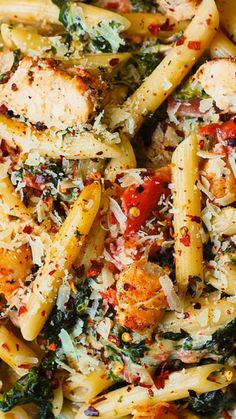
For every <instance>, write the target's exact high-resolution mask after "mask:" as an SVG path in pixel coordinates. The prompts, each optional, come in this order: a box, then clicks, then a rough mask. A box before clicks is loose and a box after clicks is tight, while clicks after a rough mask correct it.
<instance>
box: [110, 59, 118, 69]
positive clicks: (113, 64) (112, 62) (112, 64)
mask: <svg viewBox="0 0 236 419" xmlns="http://www.w3.org/2000/svg"><path fill="white" fill-rule="evenodd" d="M119 61H120V60H119V58H112V59H111V60H110V61H109V64H110V66H111V67H115V66H116V65H117V64H119Z"/></svg>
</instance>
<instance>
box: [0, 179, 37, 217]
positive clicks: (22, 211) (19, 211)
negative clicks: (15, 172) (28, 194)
mask: <svg viewBox="0 0 236 419" xmlns="http://www.w3.org/2000/svg"><path fill="white" fill-rule="evenodd" d="M0 205H2V208H3V210H4V212H6V213H7V214H8V215H10V216H13V217H17V218H21V219H22V220H31V215H30V213H29V211H28V209H27V208H26V206H25V204H24V203H23V202H22V201H21V199H20V196H19V194H18V193H17V192H15V188H14V186H13V185H12V183H11V181H10V179H9V178H8V177H5V178H3V179H0Z"/></svg>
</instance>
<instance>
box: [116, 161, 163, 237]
mask: <svg viewBox="0 0 236 419" xmlns="http://www.w3.org/2000/svg"><path fill="white" fill-rule="evenodd" d="M164 170H166V169H165V168H164ZM164 170H163V169H160V170H159V171H157V172H156V174H155V175H154V176H152V177H150V178H147V180H144V182H143V183H142V184H141V185H132V186H129V187H128V188H127V189H126V190H125V191H124V192H123V194H122V195H121V206H122V210H123V212H124V214H125V215H126V217H127V223H126V228H125V231H124V237H128V236H130V235H131V234H134V233H136V232H137V231H138V230H139V229H140V228H141V227H142V225H143V224H144V222H145V221H146V220H147V219H148V217H149V216H150V214H151V212H152V211H153V210H154V209H155V208H156V207H157V204H158V201H159V199H160V197H161V195H163V194H164V195H165V196H167V195H169V189H168V183H169V182H170V179H169V178H168V176H169V171H167V170H168V169H167V170H166V172H164Z"/></svg>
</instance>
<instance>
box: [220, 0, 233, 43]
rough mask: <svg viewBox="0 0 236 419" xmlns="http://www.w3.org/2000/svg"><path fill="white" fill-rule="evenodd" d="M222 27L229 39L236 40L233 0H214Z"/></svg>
mask: <svg viewBox="0 0 236 419" xmlns="http://www.w3.org/2000/svg"><path fill="white" fill-rule="evenodd" d="M216 4H217V7H218V10H219V14H220V21H221V24H222V26H223V28H224V29H225V30H226V32H227V33H228V34H229V36H230V39H232V40H233V41H234V42H236V22H235V14H236V3H235V1H234V0H216Z"/></svg>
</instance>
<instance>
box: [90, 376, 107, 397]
mask: <svg viewBox="0 0 236 419" xmlns="http://www.w3.org/2000/svg"><path fill="white" fill-rule="evenodd" d="M105 377H106V376H105ZM104 400H107V397H106V396H101V397H99V398H98V399H96V400H95V401H94V403H93V404H97V403H100V402H103V401H104Z"/></svg>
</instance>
